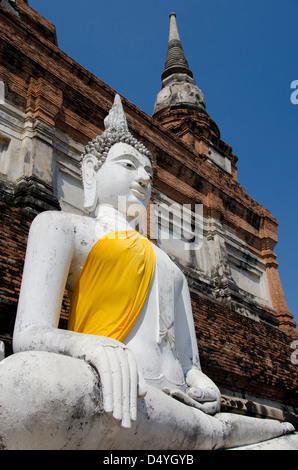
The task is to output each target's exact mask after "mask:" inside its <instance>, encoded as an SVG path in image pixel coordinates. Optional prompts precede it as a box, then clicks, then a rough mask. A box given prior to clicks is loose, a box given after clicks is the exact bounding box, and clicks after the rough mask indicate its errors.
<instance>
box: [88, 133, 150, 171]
mask: <svg viewBox="0 0 298 470" xmlns="http://www.w3.org/2000/svg"><path fill="white" fill-rule="evenodd" d="M119 142H122V143H125V144H128V145H131V146H132V147H134V148H135V149H136V150H138V152H140V153H141V154H142V155H145V156H146V157H148V158H149V160H150V162H151V164H152V156H151V154H150V152H149V150H148V149H147V148H146V147H145V146H144V145H143V144H142V143H141V142H139V141H138V140H137V139H136V138H135V137H133V136H132V135H131V133H130V132H129V131H128V130H122V129H112V130H106V131H104V132H103V133H102V134H101V135H100V136H97V137H96V138H94V139H92V141H91V142H89V143H88V144H87V145H86V147H85V150H84V153H83V155H82V157H83V158H84V156H85V155H87V154H89V155H90V154H91V155H94V156H95V157H96V158H97V160H98V166H99V167H101V166H102V164H103V163H104V162H105V160H106V158H107V156H108V153H109V150H110V148H111V147H112V146H113V145H114V144H117V143H119Z"/></svg>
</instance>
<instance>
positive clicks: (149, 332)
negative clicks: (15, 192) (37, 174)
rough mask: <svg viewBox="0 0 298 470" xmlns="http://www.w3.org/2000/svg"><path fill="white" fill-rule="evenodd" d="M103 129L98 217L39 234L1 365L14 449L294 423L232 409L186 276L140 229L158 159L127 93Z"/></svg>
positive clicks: (93, 153) (231, 440) (118, 444)
mask: <svg viewBox="0 0 298 470" xmlns="http://www.w3.org/2000/svg"><path fill="white" fill-rule="evenodd" d="M104 124H105V131H104V132H103V134H102V135H101V136H99V137H97V138H96V139H93V141H92V142H90V143H89V144H88V145H87V146H86V148H85V151H84V154H83V156H82V177H83V178H82V179H83V186H84V196H85V201H84V205H85V208H86V210H88V211H89V212H90V214H91V215H90V216H82V215H78V214H71V213H66V212H63V211H49V212H43V213H41V214H39V215H38V216H37V217H36V218H35V219H34V221H33V223H32V226H31V229H30V233H29V239H28V246H27V253H26V259H25V266H24V272H23V279H22V286H21V292H20V297H19V304H18V311H17V317H16V323H15V329H14V336H13V350H14V353H13V354H12V355H11V356H9V357H7V358H6V359H4V360H3V361H1V363H0V403H1V407H0V436H1V440H0V442H1V445H2V448H4V449H98V450H99V449H118V450H119V449H129V450H133V449H180V450H193V449H222V448H231V447H235V446H241V445H245V444H251V443H254V442H259V441H263V440H266V439H271V438H273V437H277V436H281V435H283V434H285V433H289V432H292V431H293V427H292V426H291V425H290V424H288V423H280V422H278V421H275V420H260V419H257V418H251V417H246V416H240V415H235V414H230V413H221V412H220V391H219V389H218V387H217V386H216V385H215V384H214V382H213V381H212V380H210V379H209V378H208V377H207V376H206V375H205V374H204V373H203V372H202V370H201V366H200V359H199V352H198V347H197V341H196V336H195V328H194V322H193V315H192V309H191V302H190V295H189V290H188V286H187V281H186V279H185V277H184V275H183V274H182V272H181V271H180V269H179V268H178V267H177V266H176V265H175V264H174V263H173V262H172V261H171V260H170V258H169V257H168V256H167V254H166V253H165V252H163V251H162V250H161V249H160V248H158V246H155V245H154V244H152V243H151V242H150V241H149V240H148V239H147V238H146V237H145V236H143V235H142V234H141V233H140V232H139V231H138V230H137V228H138V226H139V222H140V217H142V214H143V213H144V211H145V210H146V207H147V205H148V203H149V200H150V193H151V185H152V177H153V167H152V160H151V156H150V153H149V151H148V150H147V149H146V148H145V147H144V146H143V145H142V144H141V143H140V142H138V141H137V140H136V139H135V138H134V137H133V136H132V135H131V134H130V132H129V130H128V126H127V122H126V118H125V114H124V112H123V108H122V104H121V100H120V97H119V96H118V95H116V97H115V101H114V105H113V107H112V109H111V111H110V113H109V115H108V116H107V118H106V119H105V123H104ZM65 289H67V290H68V292H69V295H70V304H71V307H70V314H69V324H68V329H67V330H63V329H59V328H58V321H59V315H60V310H61V302H62V298H63V294H64V291H65Z"/></svg>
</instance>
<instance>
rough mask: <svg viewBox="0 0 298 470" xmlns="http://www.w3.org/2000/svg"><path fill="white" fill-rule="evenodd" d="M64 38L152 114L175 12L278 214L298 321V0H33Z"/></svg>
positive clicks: (201, 83) (228, 128) (282, 260)
mask: <svg viewBox="0 0 298 470" xmlns="http://www.w3.org/2000/svg"><path fill="white" fill-rule="evenodd" d="M29 5H30V6H31V7H32V8H34V9H35V10H36V11H38V12H39V13H40V14H42V15H43V16H45V17H46V18H47V19H48V20H50V21H51V22H52V23H54V24H55V26H56V30H57V38H58V45H59V47H60V49H62V50H63V51H64V52H65V53H66V54H68V55H69V56H70V57H72V58H73V59H75V60H76V61H77V62H79V63H80V64H81V65H83V66H84V67H86V68H87V69H88V70H90V72H92V73H93V74H94V75H96V76H97V77H99V78H100V79H101V80H103V81H104V82H105V83H107V84H108V85H109V86H111V87H112V88H113V89H115V90H116V91H117V92H118V93H120V94H122V95H123V96H125V97H126V98H127V99H128V100H130V101H131V102H133V103H134V104H135V105H136V106H138V107H139V108H141V109H142V110H143V111H145V112H146V113H147V114H149V115H151V114H152V111H153V106H154V102H155V98H156V95H157V93H158V92H159V90H160V86H161V78H160V77H161V73H162V71H163V68H164V63H165V57H166V51H167V42H168V33H169V14H170V13H171V12H172V11H174V12H175V13H176V15H177V23H178V29H179V34H180V38H181V41H182V45H183V48H184V52H185V55H186V58H187V60H188V63H189V66H190V68H191V70H192V72H193V74H194V79H195V80H196V84H197V86H198V87H199V88H201V90H202V91H203V93H204V96H205V100H206V106H207V112H208V113H209V115H210V116H211V118H212V119H213V120H214V121H215V122H216V123H217V125H218V126H219V129H220V131H221V138H222V140H224V141H225V142H227V143H228V144H229V145H231V147H232V148H233V151H234V153H235V154H236V155H237V156H238V158H239V161H238V177H239V182H240V183H241V185H242V186H243V187H244V188H245V189H246V191H247V193H248V194H249V195H250V196H251V197H253V198H254V199H255V200H256V201H258V202H259V203H261V204H263V205H264V206H265V207H266V208H267V209H268V210H270V211H271V212H272V213H273V215H274V217H276V218H277V219H278V221H279V229H278V239H279V242H278V245H277V247H276V249H275V252H276V253H277V255H278V258H277V259H278V262H279V264H280V266H279V274H280V277H281V281H282V284H283V288H284V291H285V295H286V299H287V302H288V306H289V308H290V310H291V311H292V313H293V314H294V316H295V320H296V322H297V323H298V300H297V293H298V249H297V231H298V221H297V203H298V184H297V175H298V155H297V135H298V124H297V123H298V104H296V105H295V104H292V102H291V100H290V97H291V94H292V92H293V91H294V90H293V89H291V88H290V86H291V83H292V82H293V81H294V80H298V24H297V21H298V0H283V1H277V0H250V1H249V2H248V1H247V0H183V1H181V0H159V1H157V0H150V1H147V0H125V1H123V0H110V1H109V2H107V1H102V0H99V1H98V0H85V1H84V2H81V1H79V0H42V2H41V1H40V0H29Z"/></svg>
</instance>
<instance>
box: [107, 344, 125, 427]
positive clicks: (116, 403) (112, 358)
mask: <svg viewBox="0 0 298 470" xmlns="http://www.w3.org/2000/svg"><path fill="white" fill-rule="evenodd" d="M106 351H107V354H108V356H109V362H110V368H111V373H112V387H113V416H114V418H115V419H117V420H121V419H122V372H121V367H120V364H119V359H118V356H117V353H116V351H115V348H114V347H110V348H107V349H106Z"/></svg>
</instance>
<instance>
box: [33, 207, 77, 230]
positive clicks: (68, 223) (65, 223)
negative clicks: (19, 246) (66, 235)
mask: <svg viewBox="0 0 298 470" xmlns="http://www.w3.org/2000/svg"><path fill="white" fill-rule="evenodd" d="M78 218H82V216H78V215H76V214H70V213H68V212H63V211H45V212H41V213H40V214H38V215H37V216H36V217H35V218H34V220H33V222H32V226H36V227H37V226H43V227H47V228H50V227H51V228H54V229H57V230H59V229H68V230H74V229H75V227H76V225H77V224H78V220H77V219H78Z"/></svg>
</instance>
